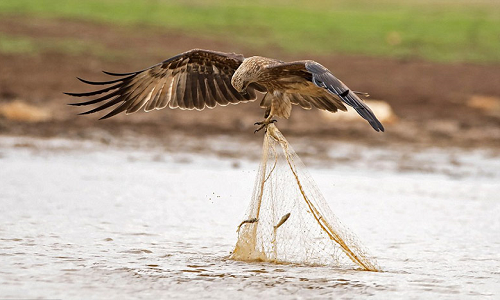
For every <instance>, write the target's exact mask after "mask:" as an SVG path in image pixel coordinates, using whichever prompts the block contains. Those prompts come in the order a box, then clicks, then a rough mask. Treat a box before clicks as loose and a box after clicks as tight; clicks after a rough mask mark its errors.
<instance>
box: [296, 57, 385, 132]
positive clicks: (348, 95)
mask: <svg viewBox="0 0 500 300" xmlns="http://www.w3.org/2000/svg"><path fill="white" fill-rule="evenodd" d="M305 68H306V69H307V71H309V72H310V73H311V74H312V82H313V83H314V84H315V85H317V86H319V87H321V88H324V89H326V90H328V91H329V92H330V93H332V94H335V95H337V96H338V97H339V98H340V99H341V100H342V101H343V102H344V103H346V104H347V105H349V106H351V107H352V108H354V110H355V111H356V112H357V113H358V114H359V115H360V116H361V117H363V119H365V120H367V121H368V123H370V125H371V126H372V127H373V129H375V131H384V126H383V125H382V123H380V121H379V120H378V119H377V117H375V114H373V112H372V110H371V109H370V108H369V107H368V106H367V105H366V104H365V103H364V102H363V100H361V99H360V98H359V97H358V95H356V93H355V92H353V91H351V90H350V89H349V88H348V87H347V86H346V85H345V84H344V83H343V82H342V81H340V80H339V79H337V77H335V76H333V74H332V73H331V72H330V71H329V70H328V69H327V68H325V67H323V66H322V65H320V64H319V63H317V62H315V61H307V62H306V63H305Z"/></svg>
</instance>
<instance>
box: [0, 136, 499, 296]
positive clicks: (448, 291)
mask: <svg viewBox="0 0 500 300" xmlns="http://www.w3.org/2000/svg"><path fill="white" fill-rule="evenodd" d="M337 147H339V148H336V150H338V151H333V152H335V155H339V153H340V152H341V149H342V146H337ZM345 147H346V149H351V148H350V147H353V146H352V145H345ZM339 149H340V150H339ZM339 151H340V152H339ZM347 151H349V152H350V150H347ZM376 151H378V152H377V153H378V154H374V153H372V154H367V155H366V156H361V157H360V158H359V159H358V160H357V161H356V162H355V163H346V164H335V165H333V166H332V165H328V166H325V165H324V164H323V166H322V167H321V166H316V167H311V168H310V170H309V171H310V172H311V174H312V176H313V177H314V178H315V180H316V182H317V183H318V185H319V186H320V188H321V190H322V191H323V193H324V194H325V198H327V199H328V200H329V202H330V205H331V207H332V209H333V210H334V211H335V213H336V214H337V216H338V217H339V219H340V220H342V221H343V223H344V224H346V225H347V226H348V227H349V228H350V229H351V230H352V231H354V232H355V233H356V234H357V236H358V237H359V239H360V241H361V242H363V244H364V245H365V246H366V247H367V248H368V249H370V250H371V253H372V254H373V255H374V256H375V257H377V259H378V263H379V265H380V266H381V267H382V268H383V270H384V272H380V273H373V272H363V271H358V270H349V269H339V268H332V267H305V266H295V265H273V264H267V263H243V262H235V261H232V260H228V259H227V256H228V255H229V253H230V251H231V250H232V248H233V246H234V244H235V242H236V232H235V230H236V226H237V225H238V224H239V223H240V222H241V218H242V217H243V215H244V212H245V209H246V206H247V204H248V202H249V197H250V194H251V188H252V186H253V180H254V176H255V172H256V168H257V166H258V162H257V161H250V160H249V161H247V160H244V159H235V158H217V157H213V156H208V157H207V156H205V155H203V156H201V155H196V154H178V153H163V152H162V151H161V149H153V150H137V149H123V148H119V147H106V146H103V145H98V144H93V143H86V142H71V141H64V140H48V141H43V140H35V139H25V140H22V141H20V140H18V139H14V138H1V139H0V166H1V167H0V184H1V189H0V216H1V219H0V266H1V268H0V298H9V299H10V298H50V299H91V298H94V299H127V298H130V299H132V298H133V299H139V298H143V299H157V298H174V299H175V298H184V299H193V298H204V299H226V298H227V299H254V298H256V297H264V298H271V297H273V298H278V299H322V298H325V299H327V298H341V299H360V298H374V299H394V298H396V299H412V298H420V299H429V298H431V299H434V298H443V299H466V298H471V299H473V298H475V299H484V298H485V297H490V298H492V299H494V298H496V299H498V297H500V217H499V216H500V183H499V182H500V171H499V170H500V160H499V158H498V157H496V156H488V155H486V154H481V153H478V152H474V153H471V152H468V153H467V152H463V153H461V152H459V153H458V154H457V153H455V154H454V159H453V160H451V163H450V159H449V157H448V156H446V154H443V153H442V152H439V153H437V152H433V151H428V152H424V153H421V154H419V156H418V157H416V158H414V159H413V161H414V162H417V164H420V165H421V167H423V169H419V168H413V169H412V170H409V171H408V170H407V168H404V170H403V171H402V170H401V168H400V169H398V168H394V162H391V159H390V157H393V156H394V155H396V152H394V153H391V152H390V151H389V150H380V149H379V150H376ZM376 151H375V152H376ZM373 155H375V156H376V155H378V156H377V157H378V158H381V157H382V158H383V157H385V158H386V159H387V162H386V163H384V164H382V165H381V164H380V160H379V163H378V164H377V165H376V166H374V165H373V161H374V160H373ZM457 157H458V160H459V163H457V162H456V160H457ZM408 160H410V159H408ZM426 164H431V165H432V170H434V172H429V171H428V168H425V167H426ZM313 165H315V164H313ZM440 170H447V171H446V172H444V171H443V172H441V171H440ZM450 170H451V171H450ZM450 172H451V173H452V174H451V175H450ZM453 174H455V175H453ZM456 174H459V175H460V176H456Z"/></svg>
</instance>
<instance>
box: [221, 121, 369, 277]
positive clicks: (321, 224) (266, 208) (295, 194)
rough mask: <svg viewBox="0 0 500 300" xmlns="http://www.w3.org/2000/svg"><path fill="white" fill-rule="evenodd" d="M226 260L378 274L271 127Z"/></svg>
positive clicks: (294, 156)
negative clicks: (248, 199)
mask: <svg viewBox="0 0 500 300" xmlns="http://www.w3.org/2000/svg"><path fill="white" fill-rule="evenodd" d="M231 258H232V259H235V260H242V261H264V262H274V263H294V264H305V265H327V266H336V267H341V268H361V269H362V270H368V271H378V270H379V267H378V266H377V263H376V261H375V259H373V258H371V257H370V256H369V255H368V252H367V251H366V250H365V248H364V247H363V246H362V245H361V243H360V242H359V240H358V239H357V238H356V236H355V235H354V234H353V233H351V231H350V230H348V229H347V228H346V227H345V226H343V225H342V224H341V223H340V221H339V220H338V219H337V217H336V216H335V214H334V213H333V211H332V210H331V209H330V207H329V206H328V203H327V202H326V200H325V199H324V197H323V195H322V193H321V192H320V191H319V189H318V187H317V186H316V184H315V182H314V181H313V179H312V177H311V176H310V175H309V173H308V172H307V170H306V168H305V166H304V164H303V163H302V161H301V160H300V158H299V157H298V155H297V154H296V153H295V151H294V150H293V149H292V147H291V146H290V144H289V143H288V142H287V140H286V139H285V137H284V136H283V134H282V133H281V132H280V131H279V130H278V128H277V127H276V126H275V125H274V124H270V125H269V126H268V127H267V132H266V134H265V136H264V144H263V151H262V160H261V163H260V167H259V171H258V173H257V177H256V180H255V186H254V191H253V195H252V199H251V202H250V206H249V207H248V209H247V212H246V216H245V219H244V221H243V222H241V224H240V226H238V241H237V243H236V246H235V249H234V251H233V252H232V254H231Z"/></svg>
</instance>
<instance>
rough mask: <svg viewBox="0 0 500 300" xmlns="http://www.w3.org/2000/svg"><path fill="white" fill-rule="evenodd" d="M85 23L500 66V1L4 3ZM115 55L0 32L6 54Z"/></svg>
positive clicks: (315, 50) (26, 12)
mask: <svg viewBox="0 0 500 300" xmlns="http://www.w3.org/2000/svg"><path fill="white" fill-rule="evenodd" d="M8 15H22V16H35V17H37V18H40V17H41V18H49V19H50V18H58V19H61V18H64V19H79V20H82V21H91V22H98V23H105V24H116V25H121V26H130V27H137V26H146V27H158V28H161V29H167V30H174V31H179V32H182V33H183V34H186V35H189V36H193V37H197V36H200V37H204V38H211V39H215V40H228V39H229V40H230V41H231V42H233V43H235V44H237V45H240V46H241V47H251V48H252V49H259V48H262V49H269V48H270V47H274V48H277V49H280V51H283V52H286V53H289V54H299V53H311V54H332V53H335V54H349V55H365V56H374V57H388V58H399V59H424V60H429V61H437V62H446V63H455V62H474V63H498V62H500V1H499V0H483V1H480V0H478V1H474V0H456V1H445V0H434V1H430V0H408V1H395V0H387V1H380V0H379V1H368V0H359V1H352V0H351V1H349V0H335V1H326V0H316V1H298V0H291V1H283V0H282V1H264V0H253V1H246V0H244V1H242V0H240V1H234V0H219V1H216V0H208V1H201V0H197V1H179V0H146V1H131V0H123V1H119V0H85V1H82V0H52V1H51V0H12V1H9V0H2V1H0V17H2V16H8ZM47 49H49V50H57V51H62V52H69V53H75V52H76V53H78V52H79V51H91V52H93V53H94V54H98V55H99V54H102V55H105V53H108V54H106V55H109V51H107V49H103V47H102V46H100V45H86V44H85V43H82V42H81V41H79V40H78V39H77V37H75V39H68V38H67V37H63V38H61V39H57V38H52V39H48V40H47V39H37V38H36V37H34V36H24V35H16V34H10V33H5V32H3V33H0V52H2V53H33V52H37V51H45V50H47Z"/></svg>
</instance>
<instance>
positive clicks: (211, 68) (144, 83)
mask: <svg viewBox="0 0 500 300" xmlns="http://www.w3.org/2000/svg"><path fill="white" fill-rule="evenodd" d="M243 59H244V57H243V56H242V55H238V54H234V53H223V52H215V51H208V50H200V49H194V50H190V51H187V52H184V53H181V54H179V55H177V56H174V57H172V58H169V59H167V60H165V61H163V62H161V63H159V64H156V65H154V66H152V67H149V68H147V69H144V70H141V71H137V72H132V73H122V74H119V73H110V72H104V73H106V74H108V75H111V76H117V77H120V78H118V79H115V80H110V81H102V82H94V81H88V80H84V79H81V78H78V79H79V80H80V81H82V82H84V83H87V84H91V85H98V86H100V85H108V86H107V87H105V88H102V89H99V90H96V91H92V92H87V93H65V94H67V95H70V96H75V97H92V96H97V95H99V97H98V98H96V99H92V100H89V101H85V102H79V103H72V104H70V105H75V106H83V105H91V104H97V103H98V104H99V106H97V107H96V108H94V109H91V110H89V111H86V112H83V113H81V114H90V113H95V112H98V111H101V110H104V109H106V108H110V107H114V108H113V109H112V110H111V111H110V112H108V114H106V115H105V116H103V117H102V118H101V119H106V118H109V117H112V116H114V115H116V114H118V113H121V112H123V111H125V112H126V113H127V114H131V113H134V112H137V111H139V110H141V109H144V111H146V112H148V111H151V110H154V109H163V108H165V107H169V108H180V109H197V110H202V109H204V108H205V107H209V108H213V107H215V106H216V105H217V104H219V105H222V106H225V105H227V104H229V103H232V104H236V103H239V102H246V101H251V100H255V99H256V94H255V89H254V87H253V86H250V87H248V89H247V93H246V94H245V95H242V94H240V93H239V92H238V91H236V90H235V89H234V87H233V86H232V85H231V77H232V76H233V74H234V72H235V71H236V69H237V68H238V67H239V66H240V64H241V63H242V62H243Z"/></svg>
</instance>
